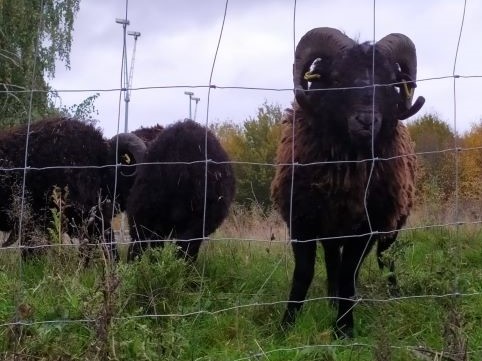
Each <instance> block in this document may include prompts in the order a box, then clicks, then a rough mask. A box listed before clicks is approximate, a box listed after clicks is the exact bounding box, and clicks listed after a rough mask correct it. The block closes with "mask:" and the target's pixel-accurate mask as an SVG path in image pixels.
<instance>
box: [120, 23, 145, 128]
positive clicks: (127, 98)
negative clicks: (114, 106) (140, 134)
mask: <svg viewBox="0 0 482 361" xmlns="http://www.w3.org/2000/svg"><path fill="white" fill-rule="evenodd" d="M127 35H130V36H133V37H134V49H133V50H132V59H131V68H130V71H129V77H128V78H127V87H126V92H125V97H124V100H125V103H126V109H125V111H126V114H125V123H124V132H125V133H127V132H128V131H129V127H128V124H129V102H130V101H131V90H130V88H131V87H132V76H133V75H134V62H135V59H136V46H137V38H138V37H139V36H141V33H140V32H138V31H128V32H127ZM126 69H127V55H126Z"/></svg>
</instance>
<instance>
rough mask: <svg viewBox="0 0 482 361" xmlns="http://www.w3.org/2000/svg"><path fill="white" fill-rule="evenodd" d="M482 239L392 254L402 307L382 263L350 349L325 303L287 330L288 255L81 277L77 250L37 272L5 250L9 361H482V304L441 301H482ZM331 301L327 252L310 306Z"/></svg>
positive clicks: (3, 337) (249, 249) (457, 236)
mask: <svg viewBox="0 0 482 361" xmlns="http://www.w3.org/2000/svg"><path fill="white" fill-rule="evenodd" d="M481 240H482V236H481V235H480V234H479V233H478V232H475V231H471V230H464V229H460V230H458V231H453V230H448V229H435V230H423V231H407V232H403V233H402V234H401V236H400V239H399V242H398V244H397V246H396V247H394V249H393V250H392V251H391V254H389V255H388V257H393V258H394V259H395V260H396V264H397V276H398V279H399V283H400V289H401V296H402V297H401V298H399V299H395V300H390V301H388V299H389V296H388V290H387V286H386V274H383V273H382V272H380V271H379V270H378V267H377V264H376V260H375V258H374V256H373V255H370V256H369V257H368V259H367V260H366V262H365V263H364V266H363V268H362V271H361V274H360V279H359V287H358V292H359V294H360V296H362V297H363V299H366V300H367V301H364V302H361V303H360V304H359V305H358V306H357V307H356V308H355V312H354V314H355V322H356V337H355V338H354V339H351V340H335V339H333V336H332V333H331V325H332V323H333V321H334V317H335V315H336V312H335V310H334V309H333V308H332V307H331V306H330V305H329V304H328V302H327V301H326V300H323V299H321V300H313V301H310V302H307V303H306V304H305V307H304V309H303V312H302V313H301V314H300V317H299V318H298V321H297V323H296V325H295V326H294V328H293V329H292V330H290V331H288V332H282V331H280V329H279V327H278V322H279V320H280V318H281V316H282V313H283V311H284V307H285V304H284V303H283V301H284V300H285V299H286V297H287V295H288V292H289V287H290V280H291V272H292V267H293V264H292V257H291V251H290V248H289V247H288V246H286V245H284V244H281V243H277V244H276V243H265V242H247V241H246V242H243V241H212V242H208V243H205V244H203V247H202V252H201V254H200V257H199V259H198V261H197V262H196V264H195V265H194V266H189V265H186V264H185V263H184V262H183V261H179V260H176V259H175V257H174V247H166V248H164V249H163V250H154V251H149V252H147V253H146V254H145V255H144V257H143V258H142V259H141V260H139V261H137V262H134V263H131V264H127V263H125V262H121V263H120V264H119V265H118V266H117V267H115V268H110V267H105V263H104V262H103V261H102V259H98V260H97V261H96V262H94V264H92V265H91V266H89V267H87V268H84V267H81V266H80V262H79V259H78V256H77V254H76V253H75V250H74V249H67V250H58V249H57V250H55V249H53V250H51V251H50V254H47V255H45V256H43V257H41V258H39V259H38V260H34V261H29V262H21V261H20V259H19V257H18V255H17V254H16V252H14V251H12V250H5V251H3V252H1V253H0V323H1V324H2V325H1V326H0V358H1V359H5V360H109V359H112V360H252V361H261V360H266V361H277V360H303V361H304V360H306V361H314V360H320V361H348V360H367V361H368V360H370V361H371V360H386V361H388V360H396V361H402V360H403V361H405V360H407V361H408V360H424V359H425V360H435V359H436V354H435V352H441V351H442V350H444V349H445V350H446V351H451V350H452V351H453V350H457V345H459V346H458V349H461V346H460V343H464V342H465V343H466V345H467V346H466V348H467V350H468V359H470V360H480V359H482V348H481V345H482V327H481V325H482V296H481V295H467V296H451V297H438V296H439V295H443V294H447V293H453V292H460V293H462V294H464V293H479V292H482V282H481V280H482V246H481ZM325 295H326V293H325V271H324V265H323V262H322V251H321V247H320V248H319V255H318V261H317V268H316V274H315V279H314V281H313V284H312V286H311V288H310V290H309V294H308V297H309V298H317V297H323V296H325ZM424 295H428V296H427V297H418V298H413V297H412V296H424ZM16 320H18V321H21V323H20V324H14V322H13V321H16ZM417 347H418V349H417V350H416V351H413V348H417ZM422 354H423V355H425V358H423V357H422V356H421V355H422ZM460 360H465V359H464V358H460Z"/></svg>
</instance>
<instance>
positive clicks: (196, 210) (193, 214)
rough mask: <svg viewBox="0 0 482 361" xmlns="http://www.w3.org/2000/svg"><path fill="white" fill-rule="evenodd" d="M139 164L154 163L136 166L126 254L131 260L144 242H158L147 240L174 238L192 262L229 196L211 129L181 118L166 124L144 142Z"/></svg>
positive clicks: (222, 155) (231, 183)
mask: <svg viewBox="0 0 482 361" xmlns="http://www.w3.org/2000/svg"><path fill="white" fill-rule="evenodd" d="M205 144H207V155H206V153H205V149H206V147H205ZM206 157H207V158H206ZM206 159H208V162H207V163H206V161H205V160H206ZM143 163H153V164H143V165H140V166H139V169H138V173H137V177H136V180H135V183H134V185H133V187H132V190H131V194H130V197H129V200H128V203H127V214H128V217H129V226H130V233H131V238H132V240H133V242H134V243H133V244H132V245H131V247H130V248H129V256H128V258H129V259H130V260H133V259H134V258H135V257H136V256H138V255H139V254H140V253H141V251H142V249H143V248H144V247H145V246H148V245H162V244H163V243H162V242H149V241H153V240H165V239H176V240H177V242H176V244H177V245H178V247H179V249H180V251H181V252H180V255H182V256H185V257H187V258H188V259H190V260H192V261H194V260H195V259H196V257H197V254H198V251H199V247H200V245H201V242H202V240H203V239H204V238H205V237H207V236H208V235H210V234H211V233H212V232H214V231H215V230H216V229H217V228H218V227H219V226H220V225H221V223H222V222H223V220H224V219H225V218H226V216H227V214H228V210H229V206H230V204H231V202H232V200H233V197H234V192H235V179H234V173H233V169H232V166H231V164H230V163H229V157H228V155H227V153H226V152H225V151H224V149H223V148H222V146H221V144H220V143H219V141H218V140H217V138H216V137H215V135H214V134H213V133H212V132H211V131H209V130H207V129H206V128H205V127H203V126H201V125H199V124H197V123H196V122H194V121H192V120H184V121H182V122H177V123H175V124H173V125H170V126H168V127H166V128H165V129H164V130H163V131H162V132H161V133H160V134H159V135H158V136H157V137H156V138H155V139H154V140H153V141H152V142H151V143H150V144H149V145H148V147H147V151H146V156H145V158H144V161H143ZM206 164H207V172H206ZM205 180H207V183H206V182H205Z"/></svg>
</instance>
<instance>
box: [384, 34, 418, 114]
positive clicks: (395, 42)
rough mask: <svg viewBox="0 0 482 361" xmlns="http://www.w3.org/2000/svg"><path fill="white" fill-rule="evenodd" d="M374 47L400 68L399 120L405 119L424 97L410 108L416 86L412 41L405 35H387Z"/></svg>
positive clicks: (414, 110)
mask: <svg viewBox="0 0 482 361" xmlns="http://www.w3.org/2000/svg"><path fill="white" fill-rule="evenodd" d="M375 46H376V47H377V48H378V49H379V50H380V51H381V52H382V53H384V54H385V55H388V56H389V57H391V58H392V59H393V62H394V63H398V65H399V66H400V70H401V71H400V73H399V74H398V77H397V81H399V82H404V84H403V85H402V86H401V87H400V88H401V89H400V94H401V96H402V99H401V101H400V103H399V111H400V114H399V118H400V119H402V120H403V119H406V118H408V117H410V116H412V115H414V114H415V113H417V112H418V111H419V110H420V108H421V107H422V106H423V104H424V103H425V98H424V97H418V98H417V100H416V101H415V104H413V106H412V99H413V91H414V88H415V87H416V86H417V85H416V83H415V81H416V80H417V53H416V50H415V45H414V44H413V42H412V40H410V38H409V37H408V36H406V35H403V34H399V33H392V34H388V35H387V36H385V37H383V38H382V39H380V40H379V41H378V42H377V43H376V44H375Z"/></svg>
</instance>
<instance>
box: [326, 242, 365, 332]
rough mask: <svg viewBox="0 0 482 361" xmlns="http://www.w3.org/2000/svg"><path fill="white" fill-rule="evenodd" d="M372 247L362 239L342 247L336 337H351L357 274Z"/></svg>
mask: <svg viewBox="0 0 482 361" xmlns="http://www.w3.org/2000/svg"><path fill="white" fill-rule="evenodd" d="M372 246H373V241H372V240H369V239H366V238H362V239H357V238H351V239H348V240H347V241H346V243H345V245H344V246H343V253H342V260H341V265H340V275H339V282H338V291H339V297H340V299H339V302H338V316H337V317H336V325H335V333H336V335H337V336H338V337H340V338H344V337H353V325H354V323H353V307H355V301H354V297H355V284H356V280H357V278H358V272H359V270H360V267H361V265H362V263H363V260H364V259H365V257H366V255H367V254H368V253H369V252H370V249H371V247H372Z"/></svg>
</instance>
